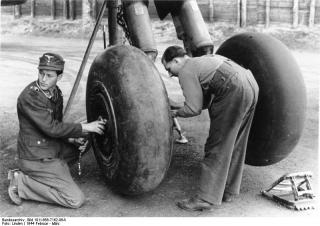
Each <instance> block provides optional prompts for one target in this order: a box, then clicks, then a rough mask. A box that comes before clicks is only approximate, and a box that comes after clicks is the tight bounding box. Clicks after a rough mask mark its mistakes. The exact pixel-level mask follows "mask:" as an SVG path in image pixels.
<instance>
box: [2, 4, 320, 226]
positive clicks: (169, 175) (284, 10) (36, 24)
mask: <svg viewBox="0 0 320 226" xmlns="http://www.w3.org/2000/svg"><path fill="white" fill-rule="evenodd" d="M191 1H193V0H191ZM7 2H15V4H17V5H10V4H11V3H7ZM103 2H104V1H103V0H66V1H65V0H41V1H40V0H26V1H21V3H22V4H18V3H20V2H19V1H10V0H1V3H3V4H2V6H1V36H0V38H1V48H0V78H1V83H0V200H1V202H0V217H2V218H3V219H5V218H8V217H14V218H15V217H35V218H37V217H38V218H41V217H56V218H57V217H67V218H69V217H71V218H73V217H99V218H100V217H103V218H105V217H215V218H217V219H219V217H221V218H230V217H232V218H234V217H236V218H238V217H239V218H242V217H249V218H251V217H261V218H269V217H285V218H290V219H291V220H292V219H297V221H299V219H300V218H301V219H305V220H306V219H308V220H310V219H313V217H315V216H318V214H319V206H318V202H317V199H318V196H319V182H318V181H319V152H318V138H319V126H318V121H319V120H318V119H319V76H320V64H319V62H320V0H300V1H299V0H282V1H280V0H252V1H251V0H247V1H246V0H234V1H231V0H229V1H226V0H196V2H197V3H198V4H197V5H198V6H199V10H200V12H201V15H202V16H203V18H204V23H205V29H207V30H208V33H209V35H210V38H211V40H212V43H213V46H214V52H215V53H216V52H217V51H218V52H219V51H220V52H223V50H222V48H221V46H223V43H225V41H226V40H228V39H229V38H231V37H234V36H235V35H238V34H253V35H255V34H263V35H266V36H268V37H272V39H277V40H279V41H280V42H281V43H282V44H283V45H284V46H286V48H288V52H289V53H290V57H291V56H292V58H293V60H294V61H293V62H295V64H296V65H297V67H298V68H299V70H300V71H301V75H302V80H296V81H295V80H290V76H287V77H286V78H287V80H286V82H285V84H281V85H279V87H280V88H281V87H283V86H287V89H289V90H290V89H291V88H292V87H291V86H295V87H293V88H292V89H296V87H301V82H302V83H304V84H302V86H305V95H306V101H305V103H303V101H302V103H298V105H299V104H301V108H298V109H296V110H297V111H301V112H304V114H305V115H304V116H302V118H303V117H305V119H303V120H302V121H303V125H302V127H301V131H298V133H301V134H298V137H297V138H295V140H293V141H292V142H293V143H296V145H290V144H289V145H287V146H292V147H290V150H284V149H286V148H287V147H280V149H278V150H277V151H278V152H280V153H274V152H273V151H272V150H266V152H268V153H273V157H274V158H275V159H276V160H275V161H274V162H271V163H270V164H269V163H265V164H261V163H258V164H257V165H256V166H254V164H246V165H245V167H244V171H243V177H242V183H241V189H240V194H239V195H238V196H237V197H236V198H235V200H233V202H230V203H227V202H223V203H222V205H220V206H217V207H214V208H213V209H211V210H209V211H205V210H204V211H185V210H182V209H180V208H178V207H177V205H176V203H177V202H179V201H181V200H182V199H185V198H189V197H191V196H192V195H193V194H194V193H195V192H196V190H197V188H198V184H199V180H200V172H201V165H200V164H201V161H202V160H203V158H204V145H205V143H206V139H207V137H208V134H209V126H210V118H209V114H208V111H207V110H203V111H202V113H201V114H200V115H199V116H196V117H191V118H180V117H178V118H177V119H178V123H179V124H178V126H175V129H172V131H171V132H170V136H171V137H170V138H168V139H170V140H172V142H173V146H172V147H169V148H170V149H171V154H170V158H169V161H170V162H169V163H168V169H167V170H166V172H165V173H164V177H163V179H162V180H161V182H160V183H159V184H158V185H157V186H156V187H155V188H153V189H151V190H150V191H147V192H142V193H141V194H138V195H130V194H129V195H128V194H122V193H121V192H119V191H117V188H115V187H114V186H113V185H112V184H110V181H109V182H108V180H106V175H105V174H106V172H104V170H105V169H103V170H101V167H100V166H99V158H98V157H97V156H95V155H97V151H94V150H93V149H94V148H95V147H94V145H93V148H90V149H89V151H88V152H87V153H86V154H84V155H83V156H82V158H81V175H79V168H78V164H73V165H71V166H70V172H71V175H72V177H73V179H74V181H75V182H76V184H78V185H79V187H80V189H81V190H82V192H83V193H84V195H85V202H84V204H83V206H82V207H80V208H78V209H68V208H65V207H61V206H58V205H54V204H46V203H42V202H37V201H30V200H26V201H24V202H23V203H22V205H19V206H17V205H14V204H13V203H12V201H11V199H10V197H9V195H8V186H9V180H8V178H7V176H8V171H9V170H11V169H16V168H19V165H18V162H17V160H18V153H17V137H18V133H19V120H18V115H17V98H18V96H19V94H20V93H21V92H22V90H23V89H24V88H25V87H26V86H27V85H28V84H30V83H31V82H32V81H35V80H37V78H38V63H39V57H41V56H42V54H43V53H46V52H53V53H58V54H60V55H61V56H62V57H63V59H64V61H65V65H64V73H63V77H62V79H61V80H60V81H59V87H60V89H61V91H62V93H63V99H64V107H65V108H66V106H67V103H68V101H69V100H70V96H73V101H72V103H71V104H70V106H68V107H69V109H68V115H67V116H66V117H65V118H64V121H67V122H68V121H71V122H75V121H76V122H80V121H86V120H87V114H88V109H86V108H87V105H88V103H87V100H86V94H87V92H88V91H87V82H88V81H89V80H88V78H89V77H90V76H89V74H90V72H89V71H90V67H91V66H92V65H93V62H94V60H95V59H96V57H97V56H101V53H102V52H104V51H106V50H105V49H109V48H112V46H110V43H111V42H112V40H111V39H114V38H116V39H118V41H119V40H120V43H117V44H118V45H119V44H121V45H126V46H129V45H135V46H137V47H139V45H140V47H141V46H142V47H143V45H144V44H145V43H147V42H146V41H145V40H144V39H148V38H149V37H151V38H153V39H154V40H153V43H152V44H153V45H154V49H155V50H156V56H155V55H154V54H151V56H150V54H149V52H148V51H145V53H146V54H145V53H143V54H145V55H148V54H149V55H148V57H149V58H151V59H150V62H152V61H153V62H154V65H155V68H156V71H157V73H158V74H159V75H160V77H161V79H160V80H159V81H160V83H162V82H163V85H164V87H165V90H166V93H167V94H168V97H169V98H170V99H172V100H174V101H176V102H181V103H183V102H184V96H183V91H182V89H181V87H180V85H179V81H178V79H177V78H175V77H169V75H168V72H167V71H166V69H165V68H164V66H163V65H162V62H161V57H162V55H163V53H164V51H165V49H166V48H167V47H169V46H172V45H179V46H182V47H183V46H184V45H186V41H185V42H183V41H182V40H181V39H179V38H181V36H179V35H177V31H178V30H179V29H177V24H176V23H177V22H176V21H174V20H173V17H174V16H172V15H171V14H170V10H169V14H168V15H165V16H164V18H163V19H159V17H161V13H159V15H158V13H157V9H156V6H155V3H154V1H153V0H150V1H147V2H148V3H149V4H148V7H147V8H148V16H149V17H150V19H149V20H150V24H151V27H150V31H148V30H147V31H144V32H146V34H144V37H142V39H143V42H142V44H141V43H138V41H137V40H130V32H131V33H134V32H136V31H132V30H130V29H132V27H134V26H135V24H134V23H133V22H132V20H131V21H129V22H127V23H126V25H124V26H123V28H122V27H121V26H119V25H117V28H116V29H120V30H117V32H118V34H119V36H117V37H115V36H116V35H114V34H110V33H109V29H113V28H110V26H108V25H110V22H109V23H108V14H111V13H109V12H111V11H108V7H106V10H105V12H103V13H102V15H101V17H99V16H100V13H101V12H100V8H101V6H104V5H103V4H104V3H103ZM115 2H116V3H120V2H121V1H115ZM163 2H165V3H168V2H166V1H163ZM142 4H145V3H142ZM107 5H108V4H107ZM99 12H100V13H99ZM135 13H136V14H137V15H140V14H143V13H146V12H144V11H143V9H142V11H141V9H140V10H139V8H136V9H135ZM175 13H176V12H175ZM172 14H173V15H175V14H174V13H172ZM118 15H119V11H118ZM127 15H129V13H128V12H127ZM129 16H130V15H129ZM97 22H98V26H95V25H96V24H97ZM118 22H119V23H121V20H120V19H119V18H118ZM122 22H123V21H122ZM131 22H132V24H130V23H131ZM135 22H136V21H135ZM137 23H141V24H142V25H143V26H145V25H146V24H145V23H147V25H148V23H149V22H148V21H147V22H146V21H138V22H137ZM190 24H192V23H190ZM192 25H193V26H197V23H195V24H192ZM199 26H200V25H199ZM201 26H202V25H201ZM184 29H186V28H184ZM182 30H183V29H182ZM138 32H141V30H140V31H139V30H138ZM150 32H151V34H150ZM187 32H191V33H192V32H193V31H187ZM196 32H199V31H196ZM180 35H181V34H180ZM178 37H179V38H178ZM131 38H132V37H131ZM113 41H114V40H113ZM187 41H190V40H187ZM91 44H92V45H91ZM147 44H149V43H147ZM147 44H146V45H147ZM282 44H281V45H282ZM90 45H91V46H90ZM188 47H190V46H188ZM141 49H142V48H141ZM190 49H191V50H190V51H191V52H192V45H191V47H190ZM141 53H142V51H141ZM193 54H194V53H193ZM279 54H282V53H279ZM234 55H237V54H236V53H234ZM283 56H284V55H283ZM235 57H237V56H235ZM243 57H244V58H245V57H246V56H243ZM275 57H278V56H277V54H275ZM247 58H248V56H247ZM148 60H149V59H148ZM252 60H255V59H252ZM257 61H258V59H257ZM282 62H289V63H292V62H291V61H286V60H283V61H282ZM145 64H146V63H145V62H144V63H143V65H145ZM284 64H285V63H284ZM141 65H142V64H141ZM283 67H287V68H290V67H291V65H283ZM292 67H295V65H294V66H292ZM289 71H290V70H289ZM79 74H81V76H80V80H79V81H78V84H77V86H76V90H75V92H73V91H72V90H73V87H74V85H75V83H76V82H75V81H76V78H77V76H78V77H79ZM134 76H136V75H132V77H134ZM288 78H289V79H288ZM294 79H295V78H294ZM161 80H162V82H161ZM159 81H157V82H159ZM274 81H278V80H277V79H275V80H274ZM147 82H148V81H146V83H147ZM133 83H134V82H133ZM297 83H299V84H297ZM129 85H130V84H129ZM133 85H135V86H137V84H133ZM145 85H146V84H144V86H145ZM275 86H278V85H275ZM288 86H290V87H288ZM136 89H137V90H138V88H137V87H136ZM260 91H261V88H260ZM270 92H272V91H270ZM260 94H261V92H260ZM161 95H162V93H161ZM272 95H273V94H272ZM282 95H284V96H285V95H286V94H282ZM296 95H297V96H292V95H290V97H288V98H289V99H290V100H293V99H295V100H296V99H297V100H303V97H301V95H304V93H303V91H301V90H298V92H297V93H296ZM128 98H129V97H128ZM133 98H134V97H133ZM150 98H153V97H150ZM154 98H155V100H157V98H158V97H157V96H156V97H154ZM161 98H162V97H161ZM259 98H260V97H259ZM111 100H113V99H112V98H111ZM276 103H281V101H279V102H276ZM268 104H270V105H272V104H274V103H268ZM283 107H284V106H275V108H283ZM289 109H290V110H292V108H290V106H289ZM127 113H128V114H130V112H127ZM147 113H148V111H147ZM147 113H146V114H147ZM92 114H93V113H92ZM294 114H296V112H287V113H286V115H285V116H286V117H291V118H292V115H294ZM88 117H89V116H88ZM116 117H117V115H115V118H116ZM153 117H154V118H155V119H157V117H159V115H157V114H155V115H154V116H153ZM137 120H138V119H137ZM270 123H271V122H270ZM283 123H298V124H299V123H301V122H297V121H292V120H291V121H290V122H285V121H284V122H283ZM253 124H254V122H253ZM262 124H263V123H262ZM170 125H173V122H172V123H171V124H170ZM117 126H119V125H117ZM277 126H278V127H281V126H283V125H277ZM177 127H178V128H179V129H177ZM290 128H291V127H290ZM292 128H295V127H294V126H293V127H292ZM118 129H119V128H118ZM259 130H260V135H261V134H262V135H263V134H264V133H265V135H266V139H267V137H270V136H271V133H272V132H274V131H270V130H269V131H268V128H259ZM159 131H160V130H159ZM291 132H292V133H296V131H289V133H291ZM181 135H182V136H184V138H185V139H186V141H187V143H185V142H180V143H179V142H176V141H179V139H181ZM250 136H251V134H250ZM288 136H290V134H288ZM140 139H155V135H152V138H149V137H141V138H140ZM159 139H166V137H165V136H163V137H160V138H159ZM249 140H250V138H249ZM141 143H144V142H141ZM270 147H272V148H278V147H274V146H272V145H270ZM282 148H283V149H282ZM282 151H283V152H282ZM250 153H251V152H250ZM277 154H278V155H279V156H280V157H279V156H278V155H277ZM129 155H130V153H129ZM283 155H284V156H283ZM258 156H259V155H258ZM259 157H261V156H259ZM253 158H254V157H253ZM97 160H98V161H97ZM252 161H253V162H255V159H253V160H252V159H251V162H252ZM271 161H272V160H271ZM255 163H256V162H255ZM100 165H101V163H100ZM284 175H287V176H286V177H283V176H284ZM300 175H312V176H311V177H309V176H307V177H304V178H308V182H310V185H311V187H310V188H309V190H308V191H310V192H312V194H313V195H314V196H315V198H309V199H308V198H305V205H306V207H302V208H301V209H299V208H298V209H299V210H295V209H294V208H293V209H292V208H291V209H290V208H288V203H287V207H286V206H285V205H281V203H284V201H281V200H279V199H277V198H275V197H274V196H272V195H269V194H271V192H272V186H273V185H275V183H276V182H279V183H280V184H281V185H284V186H285V187H286V189H289V190H290V189H292V190H294V189H293V187H294V186H291V185H292V180H293V181H295V180H298V179H300V178H301V177H300ZM281 177H282V178H281ZM279 179H280V180H279ZM281 179H282V180H281ZM268 189H270V190H268ZM120 190H121V189H120ZM298 190H299V189H298ZM262 191H265V193H264V194H266V195H263V194H262ZM293 193H294V191H293ZM268 195H269V197H266V196H268ZM305 197H309V196H305ZM292 206H294V204H292V205H291V207H292ZM289 207H290V205H289ZM309 207H310V208H309ZM217 221H219V220H217ZM211 222H212V221H211ZM213 222H214V221H213Z"/></svg>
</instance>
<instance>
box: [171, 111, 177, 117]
mask: <svg viewBox="0 0 320 226" xmlns="http://www.w3.org/2000/svg"><path fill="white" fill-rule="evenodd" d="M170 112H171V116H172V118H175V117H177V112H178V110H170Z"/></svg>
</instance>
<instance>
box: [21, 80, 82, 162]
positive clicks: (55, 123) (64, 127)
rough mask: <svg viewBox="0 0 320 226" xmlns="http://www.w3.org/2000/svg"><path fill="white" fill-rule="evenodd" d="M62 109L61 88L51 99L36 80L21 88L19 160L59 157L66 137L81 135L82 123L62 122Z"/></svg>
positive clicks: (56, 89) (56, 90)
mask: <svg viewBox="0 0 320 226" xmlns="http://www.w3.org/2000/svg"><path fill="white" fill-rule="evenodd" d="M62 108H63V97H62V94H61V91H60V89H59V88H58V87H56V88H55V92H54V96H53V97H52V98H50V99H49V98H48V97H47V96H46V95H45V94H44V93H43V91H42V90H40V89H39V87H38V86H37V83H36V81H34V82H32V83H31V84H29V85H28V86H27V87H26V88H25V89H24V90H23V91H22V93H21V94H20V96H19V98H18V103H17V111H18V118H19V126H20V130H19V136H18V153H19V158H20V159H27V160H36V159H43V158H57V157H59V155H60V154H61V153H62V150H63V149H64V147H65V145H66V143H65V138H69V137H80V136H81V135H82V128H81V125H80V124H79V123H66V122H62Z"/></svg>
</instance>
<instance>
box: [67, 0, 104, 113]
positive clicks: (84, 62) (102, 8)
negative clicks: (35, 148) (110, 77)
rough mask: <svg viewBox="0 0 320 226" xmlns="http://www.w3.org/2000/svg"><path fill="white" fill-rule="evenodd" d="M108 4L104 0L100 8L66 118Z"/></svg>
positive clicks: (68, 105) (71, 94)
mask: <svg viewBox="0 0 320 226" xmlns="http://www.w3.org/2000/svg"><path fill="white" fill-rule="evenodd" d="M106 5H107V0H104V2H103V4H102V6H101V9H100V12H99V15H98V18H97V22H96V24H95V26H94V29H93V32H92V34H91V37H90V40H89V43H88V46H87V49H86V52H85V54H84V57H83V59H82V62H81V65H80V69H79V72H78V74H77V77H76V80H75V82H74V85H73V87H72V90H71V93H70V97H69V99H68V102H67V105H66V108H65V109H64V118H66V116H67V114H68V113H69V110H70V106H71V104H72V102H73V100H74V97H75V95H76V92H77V89H78V87H79V84H80V80H81V77H82V74H83V70H84V67H85V65H86V63H87V61H88V58H89V54H90V51H91V49H92V45H93V42H94V40H95V38H96V35H97V32H98V30H99V25H100V23H101V20H102V17H103V13H104V10H105V9H106Z"/></svg>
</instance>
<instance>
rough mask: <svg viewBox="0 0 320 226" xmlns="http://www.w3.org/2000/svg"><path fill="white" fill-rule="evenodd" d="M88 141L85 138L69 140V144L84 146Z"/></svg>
mask: <svg viewBox="0 0 320 226" xmlns="http://www.w3.org/2000/svg"><path fill="white" fill-rule="evenodd" d="M86 141H87V138H84V137H79V138H68V142H69V143H71V144H74V145H76V146H81V145H84V144H85V142H86Z"/></svg>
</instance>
